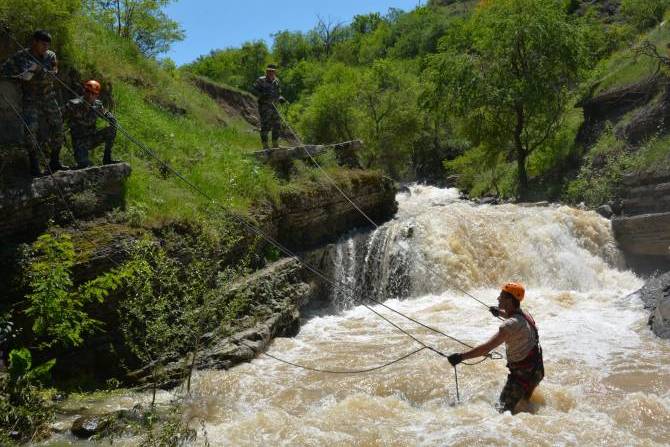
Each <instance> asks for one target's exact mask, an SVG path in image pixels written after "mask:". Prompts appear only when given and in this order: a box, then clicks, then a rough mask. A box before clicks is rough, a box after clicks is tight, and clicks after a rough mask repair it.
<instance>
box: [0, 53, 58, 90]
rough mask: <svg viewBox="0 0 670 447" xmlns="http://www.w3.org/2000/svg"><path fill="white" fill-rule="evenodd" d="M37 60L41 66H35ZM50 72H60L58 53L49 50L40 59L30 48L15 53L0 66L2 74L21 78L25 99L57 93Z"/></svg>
mask: <svg viewBox="0 0 670 447" xmlns="http://www.w3.org/2000/svg"><path fill="white" fill-rule="evenodd" d="M37 61H39V63H40V64H41V65H42V66H41V67H40V66H39V65H38V66H37V67H35V64H37ZM48 72H51V73H53V74H56V73H58V59H57V58H56V53H54V52H53V51H47V52H46V54H45V55H44V57H43V58H41V59H40V58H39V57H37V56H34V55H33V54H31V53H30V49H28V48H25V49H23V50H20V51H19V52H17V53H16V54H14V55H13V56H12V57H10V58H9V59H7V60H6V61H5V63H4V64H2V67H0V75H2V76H5V77H11V78H16V79H19V80H21V87H22V89H23V100H24V101H39V100H40V99H45V98H49V97H51V96H53V95H54V94H55V93H56V91H55V89H54V80H53V76H52V74H49V73H48Z"/></svg>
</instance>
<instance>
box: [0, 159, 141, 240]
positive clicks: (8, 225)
mask: <svg viewBox="0 0 670 447" xmlns="http://www.w3.org/2000/svg"><path fill="white" fill-rule="evenodd" d="M129 175H130V165H128V164H127V163H119V164H115V165H108V166H94V167H90V168H87V169H81V170H74V171H62V172H57V173H55V174H54V175H53V176H46V177H41V178H36V179H32V178H30V177H23V178H22V179H16V180H15V181H14V182H13V183H12V184H11V185H7V186H4V185H3V189H2V190H1V191H0V240H4V241H12V242H17V241H28V240H31V239H33V238H34V237H35V236H36V235H37V234H39V233H41V232H42V231H44V230H45V229H46V228H47V226H48V224H49V222H50V221H55V222H57V223H63V224H65V223H68V222H72V217H73V215H74V216H75V217H76V219H90V218H92V217H95V216H100V215H102V214H104V213H105V212H107V211H109V210H111V209H113V208H115V207H120V206H122V205H123V195H124V186H123V185H124V181H125V179H126V178H128V176H129Z"/></svg>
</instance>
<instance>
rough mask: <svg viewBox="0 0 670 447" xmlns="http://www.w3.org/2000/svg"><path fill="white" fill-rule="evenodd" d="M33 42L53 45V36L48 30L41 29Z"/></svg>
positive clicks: (34, 35)
mask: <svg viewBox="0 0 670 447" xmlns="http://www.w3.org/2000/svg"><path fill="white" fill-rule="evenodd" d="M33 40H37V41H39V42H49V43H51V34H49V32H48V31H46V30H43V29H40V30H37V31H35V32H34V33H33Z"/></svg>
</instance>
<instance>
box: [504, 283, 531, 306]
mask: <svg viewBox="0 0 670 447" xmlns="http://www.w3.org/2000/svg"><path fill="white" fill-rule="evenodd" d="M502 290H503V292H507V293H509V294H510V295H512V296H513V297H514V298H516V299H517V300H518V301H519V302H521V301H523V297H524V295H525V294H526V290H525V289H524V288H523V285H522V284H520V283H518V282H508V283H505V284H504V285H503V286H502Z"/></svg>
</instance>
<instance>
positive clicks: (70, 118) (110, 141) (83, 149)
mask: <svg viewBox="0 0 670 447" xmlns="http://www.w3.org/2000/svg"><path fill="white" fill-rule="evenodd" d="M100 90H101V86H100V83H99V82H98V81H94V80H90V81H87V82H86V83H85V84H84V96H83V97H81V98H75V99H71V100H70V101H68V102H67V104H66V105H65V108H64V110H63V115H64V116H65V119H66V121H67V123H68V124H69V126H70V135H71V136H72V147H73V149H74V158H75V160H77V169H83V168H86V167H88V166H91V161H90V160H89V158H88V153H89V152H90V151H91V150H93V149H94V148H96V147H97V146H99V145H101V144H104V145H105V152H104V154H103V156H102V163H103V164H106V165H108V164H113V163H118V161H116V160H112V147H113V145H114V139H115V138H116V119H115V118H114V115H112V113H111V112H109V111H108V110H106V109H105V108H104V107H103V105H102V101H100V100H99V99H98V97H99V96H100ZM98 117H103V118H104V119H105V120H107V122H108V123H109V126H107V127H105V128H104V129H100V130H98V129H97V128H96V123H97V120H98Z"/></svg>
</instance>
